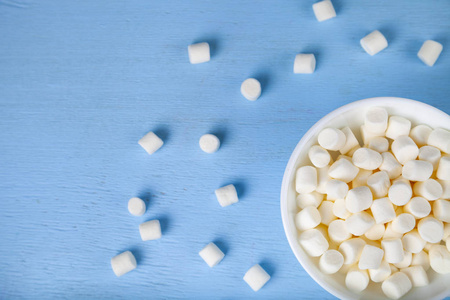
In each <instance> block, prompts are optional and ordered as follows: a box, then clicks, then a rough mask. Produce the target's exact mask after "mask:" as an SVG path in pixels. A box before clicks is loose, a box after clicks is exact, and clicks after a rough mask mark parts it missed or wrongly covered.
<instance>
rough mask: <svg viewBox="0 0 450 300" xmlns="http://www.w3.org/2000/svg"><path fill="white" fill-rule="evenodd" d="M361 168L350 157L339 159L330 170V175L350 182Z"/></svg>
mask: <svg viewBox="0 0 450 300" xmlns="http://www.w3.org/2000/svg"><path fill="white" fill-rule="evenodd" d="M358 172H359V169H358V168H357V167H355V166H354V165H353V163H352V162H351V161H349V160H348V159H342V158H341V159H338V160H337V161H335V162H334V163H333V164H332V165H331V166H330V169H329V170H328V175H330V177H331V178H334V179H338V180H341V181H343V182H346V183H347V182H350V181H352V180H353V179H355V177H356V175H358Z"/></svg>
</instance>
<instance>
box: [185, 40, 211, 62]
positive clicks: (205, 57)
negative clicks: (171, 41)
mask: <svg viewBox="0 0 450 300" xmlns="http://www.w3.org/2000/svg"><path fill="white" fill-rule="evenodd" d="M188 54H189V61H190V63H191V64H200V63H204V62H207V61H209V60H210V52H209V44H208V43H197V44H192V45H189V46H188Z"/></svg>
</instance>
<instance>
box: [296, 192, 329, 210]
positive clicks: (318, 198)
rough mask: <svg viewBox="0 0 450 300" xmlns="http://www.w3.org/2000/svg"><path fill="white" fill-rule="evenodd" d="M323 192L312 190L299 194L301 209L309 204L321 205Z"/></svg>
mask: <svg viewBox="0 0 450 300" xmlns="http://www.w3.org/2000/svg"><path fill="white" fill-rule="evenodd" d="M322 200H323V194H320V193H318V192H311V193H309V194H299V195H298V196H297V199H296V201H297V206H298V207H299V208H300V209H304V208H305V207H307V206H314V207H319V205H320V203H322Z"/></svg>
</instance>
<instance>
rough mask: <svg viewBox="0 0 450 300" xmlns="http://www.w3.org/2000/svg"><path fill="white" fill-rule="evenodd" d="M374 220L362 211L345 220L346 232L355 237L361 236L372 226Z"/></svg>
mask: <svg viewBox="0 0 450 300" xmlns="http://www.w3.org/2000/svg"><path fill="white" fill-rule="evenodd" d="M374 224H375V220H374V219H373V218H372V216H371V215H369V214H368V213H366V212H364V211H362V212H358V213H356V214H353V215H351V216H350V217H348V218H347V219H346V220H345V226H346V227H347V230H348V231H349V232H350V233H351V234H353V235H356V236H361V235H363V234H364V233H366V232H367V231H368V230H369V229H370V228H371V227H372V226H373V225H374Z"/></svg>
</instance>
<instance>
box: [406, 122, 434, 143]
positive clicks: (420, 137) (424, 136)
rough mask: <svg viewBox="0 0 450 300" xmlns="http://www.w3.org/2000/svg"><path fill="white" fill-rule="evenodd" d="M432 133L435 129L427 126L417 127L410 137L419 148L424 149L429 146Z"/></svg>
mask: <svg viewBox="0 0 450 300" xmlns="http://www.w3.org/2000/svg"><path fill="white" fill-rule="evenodd" d="M431 131H433V129H431V128H430V127H429V126H427V125H417V126H415V127H413V128H412V129H411V131H410V132H409V136H410V137H411V138H412V139H413V141H414V143H416V145H417V146H419V147H422V146H424V145H426V144H427V141H428V136H429V135H430V133H431Z"/></svg>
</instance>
